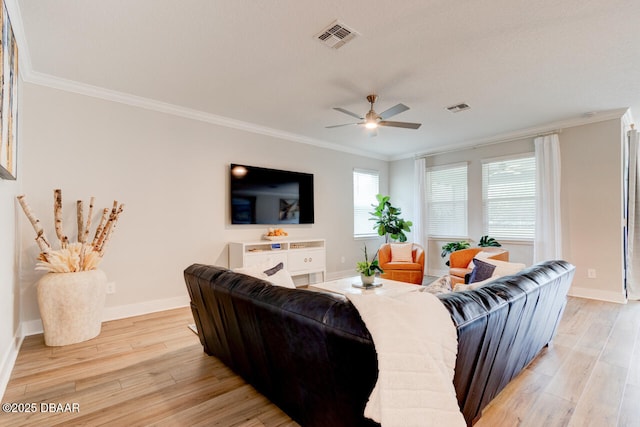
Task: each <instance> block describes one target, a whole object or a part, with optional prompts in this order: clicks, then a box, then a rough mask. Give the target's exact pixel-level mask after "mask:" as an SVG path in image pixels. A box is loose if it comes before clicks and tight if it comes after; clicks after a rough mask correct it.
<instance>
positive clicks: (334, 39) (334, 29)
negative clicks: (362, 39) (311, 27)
mask: <svg viewBox="0 0 640 427" xmlns="http://www.w3.org/2000/svg"><path fill="white" fill-rule="evenodd" d="M357 34H358V33H357V32H355V31H354V30H352V29H351V28H348V27H347V26H346V25H344V24H343V23H341V22H338V21H333V22H332V23H331V24H330V25H329V26H328V27H327V28H325V29H324V30H322V31H320V32H319V33H318V34H316V35H315V37H316V38H317V39H318V40H320V41H321V42H322V43H324V44H325V45H327V46H329V47H330V48H333V49H339V48H341V47H342V46H344V45H345V44H347V42H349V41H351V40H353V39H354V38H355V37H356V35H357Z"/></svg>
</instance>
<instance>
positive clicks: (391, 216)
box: [369, 194, 413, 243]
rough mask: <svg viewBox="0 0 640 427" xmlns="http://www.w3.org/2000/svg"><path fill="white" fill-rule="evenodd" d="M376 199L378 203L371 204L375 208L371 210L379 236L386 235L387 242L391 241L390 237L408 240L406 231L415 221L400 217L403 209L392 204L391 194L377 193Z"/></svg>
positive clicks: (409, 229)
mask: <svg viewBox="0 0 640 427" xmlns="http://www.w3.org/2000/svg"><path fill="white" fill-rule="evenodd" d="M376 199H378V204H377V205H371V206H373V207H374V208H375V210H374V211H373V212H369V213H370V214H371V215H372V216H373V217H372V218H371V220H372V221H375V225H374V226H373V228H374V230H378V235H379V236H384V242H385V243H389V238H391V239H392V240H397V241H400V242H406V241H407V236H406V235H405V234H404V233H405V232H409V231H411V226H412V225H413V223H412V222H411V221H405V220H404V219H402V218H400V214H401V213H402V211H401V210H400V208H396V207H394V206H392V205H391V203H390V202H389V199H390V197H389V196H383V195H382V194H377V195H376Z"/></svg>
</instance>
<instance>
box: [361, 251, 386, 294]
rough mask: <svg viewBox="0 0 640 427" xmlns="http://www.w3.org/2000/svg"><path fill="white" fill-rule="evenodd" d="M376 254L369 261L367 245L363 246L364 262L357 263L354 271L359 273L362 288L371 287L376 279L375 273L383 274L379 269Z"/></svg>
mask: <svg viewBox="0 0 640 427" xmlns="http://www.w3.org/2000/svg"><path fill="white" fill-rule="evenodd" d="M377 256H378V253H377V252H376V254H375V255H374V256H373V259H372V260H371V261H369V256H368V255H367V245H364V261H358V263H357V267H356V271H357V272H359V273H360V279H361V280H362V285H363V286H364V287H367V286H372V285H373V282H374V280H375V278H376V271H377V272H379V273H381V274H382V273H384V270H382V268H380V265H379V264H378V260H377V259H376V258H377Z"/></svg>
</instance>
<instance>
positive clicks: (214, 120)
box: [23, 70, 389, 161]
mask: <svg viewBox="0 0 640 427" xmlns="http://www.w3.org/2000/svg"><path fill="white" fill-rule="evenodd" d="M23 79H24V81H26V82H28V83H32V84H36V85H40V86H46V87H50V88H53V89H58V90H62V91H65V92H72V93H76V94H79V95H84V96H89V97H93V98H99V99H104V100H107V101H111V102H117V103H120V104H125V105H129V106H133V107H137V108H143V109H146V110H152V111H157V112H160V113H165V114H170V115H173V116H177V117H182V118H186V119H190V120H196V121H200V122H205V123H209V124H214V125H218V126H224V127H228V128H232V129H238V130H243V131H246V132H251V133H256V134H260V135H265V136H270V137H273V138H279V139H284V140H288V141H293V142H299V143H302V144H307V145H313V146H316V147H321V148H326V149H329V150H335V151H341V152H346V153H349V154H355V155H358V156H365V157H371V158H375V159H378V160H385V161H388V160H389V157H388V156H383V155H376V154H373V153H369V152H365V151H362V150H357V149H353V148H349V147H344V146H341V145H338V144H334V143H331V142H327V141H323V140H319V139H314V138H309V137H306V136H303V135H298V134H295V133H292V132H286V131H282V130H279V129H275V128H271V127H268V126H262V125H258V124H255V123H250V122H245V121H242V120H236V119H231V118H229V117H224V116H219V115H216V114H211V113H207V112H204V111H199V110H194V109H191V108H185V107H182V106H179V105H175V104H170V103H167V102H161V101H157V100H155V99H150V98H144V97H141V96H136V95H131V94H128V93H124V92H118V91H114V90H110V89H105V88H102V87H99V86H93V85H89V84H85V83H80V82H77V81H73V80H67V79H62V78H59V77H55V76H52V75H49V74H44V73H40V72H37V71H33V70H30V71H27V72H26V73H25V74H24V75H23Z"/></svg>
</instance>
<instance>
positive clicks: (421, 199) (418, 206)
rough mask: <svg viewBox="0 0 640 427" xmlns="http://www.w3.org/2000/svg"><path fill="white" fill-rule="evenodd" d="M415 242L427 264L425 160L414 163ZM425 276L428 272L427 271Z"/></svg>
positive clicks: (417, 160)
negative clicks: (420, 247) (421, 250)
mask: <svg viewBox="0 0 640 427" xmlns="http://www.w3.org/2000/svg"><path fill="white" fill-rule="evenodd" d="M413 173H414V180H413V182H414V183H415V184H414V186H413V188H414V194H413V241H414V242H415V243H417V244H419V245H420V246H422V247H423V248H424V259H425V262H427V260H428V259H429V257H428V256H429V253H428V249H429V240H428V238H427V192H426V188H427V166H426V161H425V159H424V158H421V159H416V160H415V162H414V168H413ZM425 274H427V272H426V271H425Z"/></svg>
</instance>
